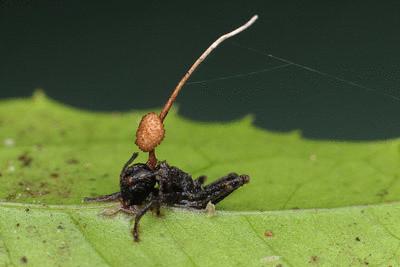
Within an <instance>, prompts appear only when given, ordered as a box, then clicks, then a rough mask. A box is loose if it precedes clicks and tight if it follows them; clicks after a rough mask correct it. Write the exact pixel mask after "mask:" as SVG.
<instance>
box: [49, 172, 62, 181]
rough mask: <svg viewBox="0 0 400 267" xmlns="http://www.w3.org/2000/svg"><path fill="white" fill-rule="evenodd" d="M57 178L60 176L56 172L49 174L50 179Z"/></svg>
mask: <svg viewBox="0 0 400 267" xmlns="http://www.w3.org/2000/svg"><path fill="white" fill-rule="evenodd" d="M59 176H60V175H59V174H58V173H56V172H52V173H50V177H51V178H54V179H56V178H58V177H59Z"/></svg>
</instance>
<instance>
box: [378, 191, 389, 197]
mask: <svg viewBox="0 0 400 267" xmlns="http://www.w3.org/2000/svg"><path fill="white" fill-rule="evenodd" d="M387 194H389V192H388V190H387V189H382V190H381V191H379V192H378V193H376V195H377V196H378V197H384V196H386V195H387Z"/></svg>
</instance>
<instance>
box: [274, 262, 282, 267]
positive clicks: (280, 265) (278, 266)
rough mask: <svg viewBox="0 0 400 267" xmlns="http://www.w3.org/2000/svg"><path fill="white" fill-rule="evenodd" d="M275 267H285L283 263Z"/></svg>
mask: <svg viewBox="0 0 400 267" xmlns="http://www.w3.org/2000/svg"><path fill="white" fill-rule="evenodd" d="M275 267H283V265H282V264H280V263H279V264H277V265H276V266H275Z"/></svg>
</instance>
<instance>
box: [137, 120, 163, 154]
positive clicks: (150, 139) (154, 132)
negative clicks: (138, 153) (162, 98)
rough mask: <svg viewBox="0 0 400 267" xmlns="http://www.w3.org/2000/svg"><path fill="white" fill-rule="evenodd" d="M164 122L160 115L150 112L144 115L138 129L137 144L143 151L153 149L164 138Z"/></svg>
mask: <svg viewBox="0 0 400 267" xmlns="http://www.w3.org/2000/svg"><path fill="white" fill-rule="evenodd" d="M164 135H165V130H164V124H163V122H162V121H161V119H160V117H159V116H158V115H157V114H156V113H154V112H150V113H148V114H146V115H144V116H143V118H142V120H141V121H140V123H139V127H138V129H137V131H136V141H135V144H136V145H137V146H138V147H139V148H140V150H142V151H143V152H149V151H152V150H153V149H154V148H156V146H158V145H159V144H160V143H161V141H162V140H163V139H164Z"/></svg>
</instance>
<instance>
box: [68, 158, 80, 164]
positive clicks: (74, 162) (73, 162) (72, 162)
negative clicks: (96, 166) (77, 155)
mask: <svg viewBox="0 0 400 267" xmlns="http://www.w3.org/2000/svg"><path fill="white" fill-rule="evenodd" d="M67 163H68V164H78V163H79V161H78V160H77V159H69V160H67Z"/></svg>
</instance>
